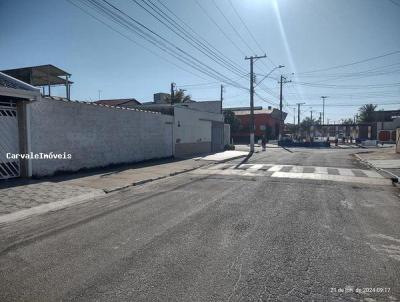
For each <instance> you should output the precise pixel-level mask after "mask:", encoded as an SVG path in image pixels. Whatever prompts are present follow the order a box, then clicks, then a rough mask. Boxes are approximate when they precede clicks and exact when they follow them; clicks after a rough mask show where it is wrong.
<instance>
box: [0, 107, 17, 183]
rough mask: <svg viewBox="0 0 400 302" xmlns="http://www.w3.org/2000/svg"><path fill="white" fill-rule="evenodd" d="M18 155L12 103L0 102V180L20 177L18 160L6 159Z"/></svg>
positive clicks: (15, 110)
mask: <svg viewBox="0 0 400 302" xmlns="http://www.w3.org/2000/svg"><path fill="white" fill-rule="evenodd" d="M7 153H9V154H10V155H11V154H14V155H15V154H18V153H19V141H18V117H17V108H16V103H15V102H14V101H3V100H2V101H0V180H1V179H7V178H12V177H18V176H20V166H19V159H11V158H7Z"/></svg>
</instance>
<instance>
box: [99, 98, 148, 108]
mask: <svg viewBox="0 0 400 302" xmlns="http://www.w3.org/2000/svg"><path fill="white" fill-rule="evenodd" d="M95 103H96V104H101V105H110V106H123V107H130V106H137V105H141V103H140V102H139V101H138V100H136V99H134V98H131V99H110V100H99V101H96V102H95Z"/></svg>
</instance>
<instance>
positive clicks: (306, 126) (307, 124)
mask: <svg viewBox="0 0 400 302" xmlns="http://www.w3.org/2000/svg"><path fill="white" fill-rule="evenodd" d="M311 126H315V127H316V128H318V127H319V126H320V120H319V119H311V118H309V117H306V118H305V119H304V120H302V121H301V123H300V129H302V130H305V131H309V130H310V129H311Z"/></svg>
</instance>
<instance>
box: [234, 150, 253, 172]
mask: <svg viewBox="0 0 400 302" xmlns="http://www.w3.org/2000/svg"><path fill="white" fill-rule="evenodd" d="M253 154H254V152H252V151H250V152H249V154H247V155H246V157H245V158H243V160H242V161H241V162H240V163H238V164H237V165H236V166H235V168H234V169H239V167H240V165H243V164H245V163H247V161H248V160H249V159H250V157H252V156H253Z"/></svg>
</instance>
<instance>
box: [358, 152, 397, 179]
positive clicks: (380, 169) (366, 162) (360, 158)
mask: <svg viewBox="0 0 400 302" xmlns="http://www.w3.org/2000/svg"><path fill="white" fill-rule="evenodd" d="M354 156H355V157H357V159H358V160H359V161H360V162H362V163H363V164H365V165H367V166H368V167H370V168H372V169H374V170H376V171H378V172H379V171H382V172H384V173H386V174H389V175H391V177H390V179H391V180H392V183H393V185H395V186H397V187H400V176H398V175H396V174H394V173H392V172H390V171H387V170H385V169H382V168H378V167H375V166H374V165H373V164H371V163H370V162H368V161H367V160H365V159H363V158H362V157H361V156H359V155H358V154H357V153H354Z"/></svg>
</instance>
